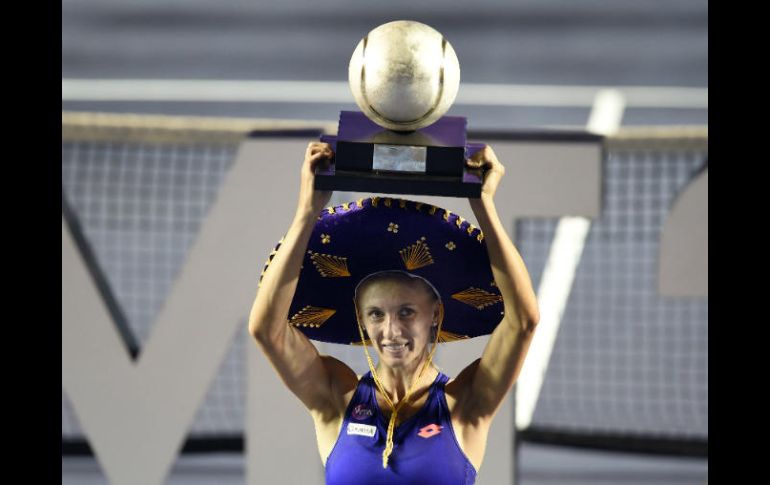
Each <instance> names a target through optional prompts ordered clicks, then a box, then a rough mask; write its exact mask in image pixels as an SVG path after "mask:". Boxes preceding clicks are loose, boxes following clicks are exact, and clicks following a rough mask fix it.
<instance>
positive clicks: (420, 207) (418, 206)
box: [414, 202, 425, 212]
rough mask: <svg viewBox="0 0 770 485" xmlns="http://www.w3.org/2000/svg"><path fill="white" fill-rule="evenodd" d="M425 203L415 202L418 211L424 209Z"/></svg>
mask: <svg viewBox="0 0 770 485" xmlns="http://www.w3.org/2000/svg"><path fill="white" fill-rule="evenodd" d="M424 205H425V203H424V202H415V203H414V208H415V209H417V212H420V209H422V206H424Z"/></svg>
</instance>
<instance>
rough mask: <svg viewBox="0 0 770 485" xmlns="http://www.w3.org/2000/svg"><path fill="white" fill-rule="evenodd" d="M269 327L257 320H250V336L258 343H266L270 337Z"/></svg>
mask: <svg viewBox="0 0 770 485" xmlns="http://www.w3.org/2000/svg"><path fill="white" fill-rule="evenodd" d="M268 328H269V325H265V324H264V322H262V321H260V320H255V319H249V335H251V338H253V339H254V340H256V341H257V342H264V341H265V340H267V339H268V337H269V332H268Z"/></svg>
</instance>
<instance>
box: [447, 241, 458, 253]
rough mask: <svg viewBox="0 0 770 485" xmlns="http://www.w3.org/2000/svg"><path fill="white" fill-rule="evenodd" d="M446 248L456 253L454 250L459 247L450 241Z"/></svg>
mask: <svg viewBox="0 0 770 485" xmlns="http://www.w3.org/2000/svg"><path fill="white" fill-rule="evenodd" d="M445 246H446V248H447V249H448V250H450V251H454V249H455V248H456V247H457V246H456V245H455V243H454V242H452V241H449V242H448V243H446V244H445Z"/></svg>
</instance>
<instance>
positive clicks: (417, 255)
mask: <svg viewBox="0 0 770 485" xmlns="http://www.w3.org/2000/svg"><path fill="white" fill-rule="evenodd" d="M399 254H401V259H402V260H403V261H404V266H406V269H409V270H412V269H417V268H422V267H423V266H428V265H429V264H433V256H431V254H430V249H429V248H428V245H427V244H426V243H425V236H423V237H421V238H420V239H419V240H418V241H417V242H416V243H415V244H410V245H409V246H407V247H405V248H404V249H402V250H400V251H399Z"/></svg>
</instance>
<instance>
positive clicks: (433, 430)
mask: <svg viewBox="0 0 770 485" xmlns="http://www.w3.org/2000/svg"><path fill="white" fill-rule="evenodd" d="M441 428H443V426H439V425H437V424H429V425H428V426H424V427H422V428H420V432H419V433H417V436H420V437H421V438H430V437H432V436H436V435H437V434H439V433H441Z"/></svg>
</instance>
